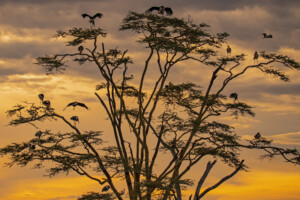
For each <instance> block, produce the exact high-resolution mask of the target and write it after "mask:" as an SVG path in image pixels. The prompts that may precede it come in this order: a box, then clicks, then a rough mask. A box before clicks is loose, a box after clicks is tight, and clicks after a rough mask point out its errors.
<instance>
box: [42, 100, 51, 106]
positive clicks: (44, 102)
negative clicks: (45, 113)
mask: <svg viewBox="0 0 300 200" xmlns="http://www.w3.org/2000/svg"><path fill="white" fill-rule="evenodd" d="M43 105H44V106H46V107H47V108H49V107H50V101H49V100H46V101H43Z"/></svg>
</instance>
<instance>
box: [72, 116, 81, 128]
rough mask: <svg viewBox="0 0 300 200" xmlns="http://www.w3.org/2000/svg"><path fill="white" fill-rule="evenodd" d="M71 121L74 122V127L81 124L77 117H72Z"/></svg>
mask: <svg viewBox="0 0 300 200" xmlns="http://www.w3.org/2000/svg"><path fill="white" fill-rule="evenodd" d="M70 119H71V120H73V121H74V126H76V122H78V123H79V118H78V117H77V116H72V117H71V118H70Z"/></svg>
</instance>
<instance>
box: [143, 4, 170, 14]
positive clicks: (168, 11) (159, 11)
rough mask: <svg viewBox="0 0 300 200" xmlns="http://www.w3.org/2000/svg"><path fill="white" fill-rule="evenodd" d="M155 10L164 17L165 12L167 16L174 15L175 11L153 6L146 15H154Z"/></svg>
mask: <svg viewBox="0 0 300 200" xmlns="http://www.w3.org/2000/svg"><path fill="white" fill-rule="evenodd" d="M153 10H157V11H158V14H161V15H164V13H165V12H166V14H167V15H172V14H173V11H172V9H171V8H169V7H164V6H160V7H156V6H153V7H151V8H149V9H148V10H146V13H147V14H149V13H152V11H153Z"/></svg>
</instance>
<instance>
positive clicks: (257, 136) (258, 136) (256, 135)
mask: <svg viewBox="0 0 300 200" xmlns="http://www.w3.org/2000/svg"><path fill="white" fill-rule="evenodd" d="M254 138H255V139H256V140H258V139H260V138H261V134H260V132H258V133H256V134H255V135H254Z"/></svg>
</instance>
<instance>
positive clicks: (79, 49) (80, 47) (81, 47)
mask: <svg viewBox="0 0 300 200" xmlns="http://www.w3.org/2000/svg"><path fill="white" fill-rule="evenodd" d="M78 51H79V53H80V54H82V51H83V46H79V47H78Z"/></svg>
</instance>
